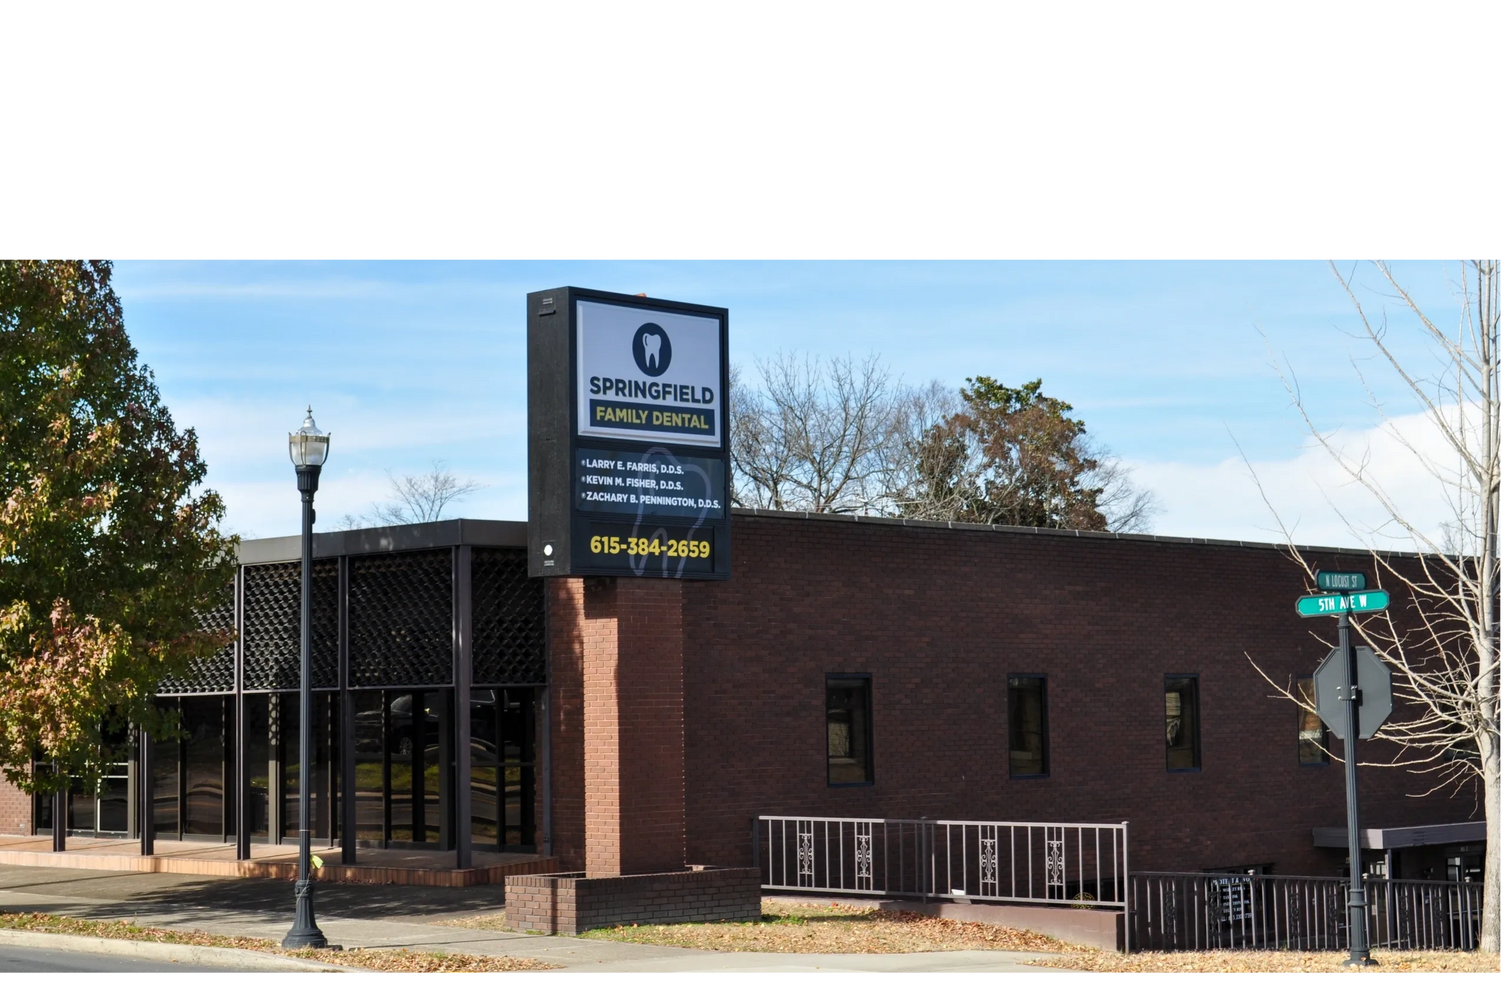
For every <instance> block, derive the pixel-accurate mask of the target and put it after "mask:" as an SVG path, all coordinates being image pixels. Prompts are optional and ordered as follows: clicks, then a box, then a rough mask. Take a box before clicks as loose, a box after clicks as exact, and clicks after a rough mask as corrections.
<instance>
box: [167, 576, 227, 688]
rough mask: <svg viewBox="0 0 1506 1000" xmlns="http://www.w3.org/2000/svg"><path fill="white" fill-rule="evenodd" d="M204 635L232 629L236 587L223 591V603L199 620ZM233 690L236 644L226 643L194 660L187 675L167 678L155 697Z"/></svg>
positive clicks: (201, 616)
mask: <svg viewBox="0 0 1506 1000" xmlns="http://www.w3.org/2000/svg"><path fill="white" fill-rule="evenodd" d="M199 627H200V628H202V629H204V630H205V631H216V632H218V631H225V632H233V631H234V629H235V585H234V584H232V585H231V586H229V587H227V588H226V589H225V595H224V599H223V600H222V601H220V603H218V604H216V605H215V606H214V607H213V608H212V609H211V610H210V611H208V612H206V613H205V614H203V615H200V616H199ZM234 690H235V643H233V642H230V643H226V644H225V645H224V646H221V647H220V648H219V649H218V650H217V651H216V652H215V653H214V654H212V655H210V656H206V657H205V658H204V659H202V660H195V661H194V662H193V664H192V666H190V667H189V669H188V671H187V672H186V673H184V674H182V675H181V676H178V677H169V678H167V679H165V680H164V681H163V682H162V683H161V684H159V685H158V686H157V693H158V694H213V693H220V692H227V691H234Z"/></svg>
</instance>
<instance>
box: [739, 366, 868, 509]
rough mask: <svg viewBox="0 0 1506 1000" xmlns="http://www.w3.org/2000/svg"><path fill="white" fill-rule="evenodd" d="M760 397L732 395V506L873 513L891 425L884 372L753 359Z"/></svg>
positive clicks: (742, 391)
mask: <svg viewBox="0 0 1506 1000" xmlns="http://www.w3.org/2000/svg"><path fill="white" fill-rule="evenodd" d="M756 365H757V367H758V373H759V375H760V376H761V378H762V380H763V389H762V392H757V391H754V390H752V389H750V388H749V387H747V386H746V385H745V384H743V383H742V382H741V381H739V382H738V383H737V385H736V386H735V387H734V390H733V394H732V399H731V403H732V461H733V467H734V470H735V473H736V476H735V489H734V494H735V502H737V503H739V504H742V505H744V506H751V507H765V508H769V509H772V510H805V511H813V512H824V513H846V514H855V513H861V514H878V513H881V512H883V510H884V490H883V487H884V483H885V478H886V473H887V471H888V466H887V464H886V463H887V462H888V460H889V459H890V457H891V454H892V453H891V449H890V447H889V446H890V443H891V441H892V440H893V437H894V435H895V433H896V431H897V429H898V425H897V422H896V419H895V410H896V406H895V392H894V388H893V385H892V383H891V380H890V377H889V372H888V370H887V369H886V368H884V367H883V366H882V365H880V364H879V361H878V358H877V356H875V355H869V356H868V357H867V358H865V359H863V360H862V361H854V360H853V359H852V358H851V357H846V358H831V359H829V360H828V361H827V362H826V363H825V364H822V363H821V361H820V359H818V358H815V357H812V356H810V355H805V356H803V357H798V356H796V355H794V354H778V355H775V356H774V357H773V358H769V359H763V360H759V361H757V362H756Z"/></svg>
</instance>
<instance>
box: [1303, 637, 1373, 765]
mask: <svg viewBox="0 0 1506 1000" xmlns="http://www.w3.org/2000/svg"><path fill="white" fill-rule="evenodd" d="M1354 666H1355V673H1356V674H1357V675H1358V680H1359V688H1360V692H1361V693H1360V739H1362V740H1368V739H1369V738H1370V737H1372V736H1374V735H1375V731H1376V730H1377V729H1379V728H1380V727H1381V724H1382V723H1384V722H1385V721H1386V719H1387V718H1388V717H1389V716H1390V715H1391V671H1390V670H1388V669H1386V665H1385V664H1384V663H1382V662H1381V661H1380V659H1379V658H1378V657H1377V656H1376V655H1375V654H1374V653H1372V652H1371V651H1370V649H1369V648H1368V647H1366V646H1356V647H1355V650H1354ZM1348 687H1349V671H1348V669H1347V668H1346V667H1345V665H1344V660H1343V657H1341V656H1339V651H1338V650H1337V649H1335V650H1332V651H1331V652H1330V653H1329V654H1328V655H1327V656H1325V657H1323V664H1322V665H1321V666H1320V667H1318V669H1317V670H1315V671H1313V701H1314V702H1316V703H1317V708H1318V717H1319V718H1321V719H1322V720H1323V722H1324V724H1325V725H1327V726H1328V728H1329V731H1331V732H1332V733H1333V734H1334V735H1335V736H1337V737H1338V738H1339V739H1341V740H1343V741H1344V742H1346V743H1348V742H1349V739H1350V738H1349V703H1348V702H1346V701H1340V700H1339V696H1340V695H1342V694H1343V693H1344V692H1345V690H1347V689H1348Z"/></svg>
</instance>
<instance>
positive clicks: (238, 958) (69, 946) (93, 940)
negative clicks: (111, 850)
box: [0, 929, 371, 972]
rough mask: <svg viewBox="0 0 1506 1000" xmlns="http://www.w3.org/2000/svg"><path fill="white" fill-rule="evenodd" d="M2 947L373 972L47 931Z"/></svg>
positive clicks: (5, 941) (1, 940) (24, 934)
mask: <svg viewBox="0 0 1506 1000" xmlns="http://www.w3.org/2000/svg"><path fill="white" fill-rule="evenodd" d="M0 945H9V946H11V947H18V948H49V949H51V950H53V951H83V952H90V953H92V954H96V955H121V956H125V957H127V958H145V959H150V960H152V961H157V962H178V963H180V964H182V965H202V966H209V967H215V968H221V969H242V970H245V971H247V972H254V971H258V970H259V971H263V972H370V971H371V970H370V969H355V968H351V967H350V966H346V965H328V964H326V963H324V962H315V961H313V960H312V959H307V958H288V957H286V956H284V955H268V954H265V953H263V952H259V951H245V950H242V949H239V948H215V947H210V946H207V945H199V944H166V943H163V942H161V941H130V940H124V939H121V938H97V937H85V936H83V935H71V934H50V933H47V932H45V931H13V930H4V929H0Z"/></svg>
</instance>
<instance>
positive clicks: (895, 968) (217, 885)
mask: <svg viewBox="0 0 1506 1000" xmlns="http://www.w3.org/2000/svg"><path fill="white" fill-rule="evenodd" d="M316 893H317V895H316V901H317V902H316V909H317V919H318V921H319V926H320V928H321V929H322V930H323V931H324V933H325V935H326V936H327V937H328V938H329V940H330V942H331V943H332V944H340V945H343V946H344V947H346V948H407V949H409V950H413V951H442V952H450V953H455V954H471V955H506V956H512V957H516V958H535V959H538V960H539V961H542V962H548V963H550V964H553V965H558V966H561V967H562V971H572V972H679V971H695V972H716V971H727V972H760V971H761V972H816V971H820V972H828V971H830V972H843V971H849V972H856V971H869V972H901V971H908V972H1045V973H1055V972H1059V971H1060V970H1056V969H1038V968H1033V967H1030V966H1026V965H1024V964H1023V961H1024V960H1025V959H1027V958H1031V957H1033V956H1032V955H1030V954H1027V953H1019V952H998V951H950V952H924V953H919V954H910V955H785V954H769V953H758V952H711V951H694V950H690V949H683V948H664V947H658V946H654V945H638V944H625V943H623V942H619V941H593V940H582V939H580V938H571V937H543V936H538V935H531V934H515V933H510V932H507V931H490V930H472V929H468V928H459V927H446V926H443V925H442V924H441V923H440V921H444V920H453V919H459V918H465V917H475V916H481V915H485V914H488V913H496V912H498V911H499V910H500V908H501V907H500V903H501V900H502V893H501V891H500V890H499V888H498V887H496V886H470V887H465V888H454V887H428V886H380V885H359V884H350V883H333V884H329V885H320V886H319V887H318V888H317V890H316ZM0 910H9V911H38V912H43V913H54V914H58V915H61V916H71V917H85V918H90V919H95V920H122V919H126V920H132V921H134V922H136V923H139V924H143V925H147V926H153V927H168V928H173V929H178V930H196V931H205V932H208V933H211V934H225V935H245V936H248V937H261V938H266V939H269V940H274V941H280V940H282V936H283V935H284V934H285V933H286V932H287V929H288V927H289V925H290V924H291V921H292V911H293V888H292V886H291V885H290V884H288V883H286V882H282V881H274V880H270V879H254V880H248V879H231V878H211V877H205V876H188V875H173V874H163V873H137V872H102V871H83V870H77V869H55V868H23V867H16V866H10V865H0Z"/></svg>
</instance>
